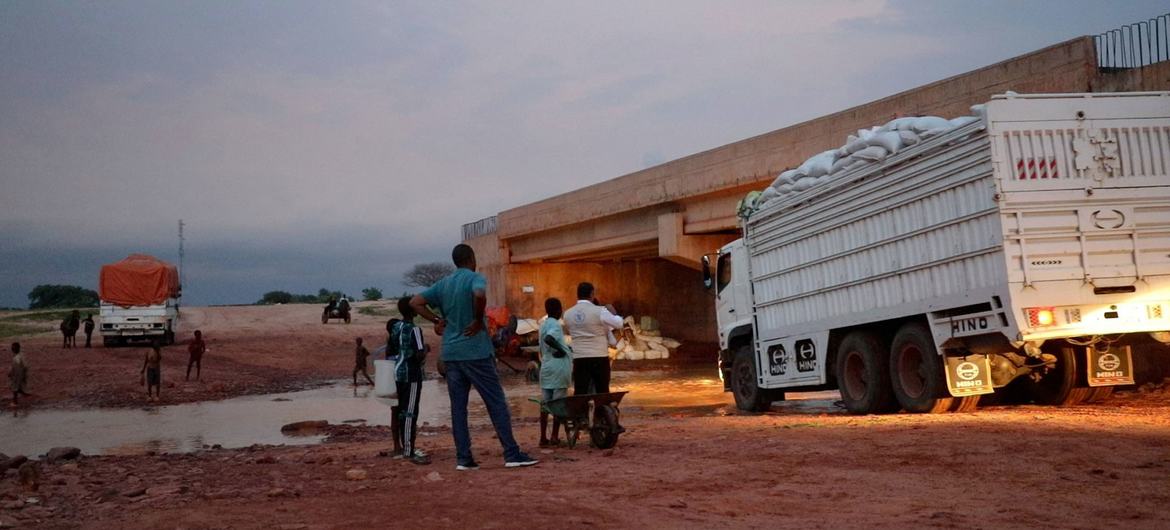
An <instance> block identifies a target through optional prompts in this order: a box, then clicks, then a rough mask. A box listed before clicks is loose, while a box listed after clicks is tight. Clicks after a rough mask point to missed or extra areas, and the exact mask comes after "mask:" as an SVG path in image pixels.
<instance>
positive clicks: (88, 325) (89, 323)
mask: <svg viewBox="0 0 1170 530" xmlns="http://www.w3.org/2000/svg"><path fill="white" fill-rule="evenodd" d="M81 323H82V325H84V328H82V329H83V330H84V331H85V347H86V348H89V347H90V345H89V339H90V338H91V337H93V313H86V314H85V320H82V321H81Z"/></svg>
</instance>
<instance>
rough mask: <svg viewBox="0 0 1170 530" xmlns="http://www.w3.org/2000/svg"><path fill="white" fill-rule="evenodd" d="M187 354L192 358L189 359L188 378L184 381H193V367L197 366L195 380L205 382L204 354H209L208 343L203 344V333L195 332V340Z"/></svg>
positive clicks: (192, 341) (188, 348)
mask: <svg viewBox="0 0 1170 530" xmlns="http://www.w3.org/2000/svg"><path fill="white" fill-rule="evenodd" d="M187 353H188V354H189V355H190V357H188V358H187V376H186V377H184V378H183V380H184V381H190V380H191V366H195V380H196V381H202V380H203V354H204V353H207V343H206V342H203V332H202V331H200V330H198V329H197V330H195V338H194V339H192V340H191V343H190V344H188V345H187Z"/></svg>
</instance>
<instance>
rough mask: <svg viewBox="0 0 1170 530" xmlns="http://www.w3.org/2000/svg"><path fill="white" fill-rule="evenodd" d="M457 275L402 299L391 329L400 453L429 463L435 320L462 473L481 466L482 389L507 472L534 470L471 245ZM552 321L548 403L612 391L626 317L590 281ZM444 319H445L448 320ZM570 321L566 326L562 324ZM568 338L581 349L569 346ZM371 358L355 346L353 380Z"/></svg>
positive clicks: (554, 308) (545, 336)
mask: <svg viewBox="0 0 1170 530" xmlns="http://www.w3.org/2000/svg"><path fill="white" fill-rule="evenodd" d="M451 258H452V261H453V262H454V264H455V267H456V268H455V271H454V272H452V273H451V274H449V275H447V276H446V277H444V278H442V279H440V280H439V281H438V282H436V283H435V284H434V285H432V286H431V287H429V288H427V289H426V290H425V291H423V292H422V293H419V294H417V295H414V296H413V297H409V298H402V299H400V300H399V301H398V310H399V312H400V313H401V315H402V318H401V319H391V320H390V322H388V323H387V331H388V335H389V339H388V342H387V348H386V356H387V358H388V359H389V358H394V359H396V362H395V381H396V383H397V390H398V405H397V406H395V407H393V408H392V416H393V425H392V429H391V430H392V432H393V437H394V450H395V453H396V454H398V455H400V456H401V457H402V458H407V459H409V460H410V461H412V462H414V463H419V464H423V463H429V462H430V460H429V459H428V458H427V457H426V454H425V453H424V452H422V451H421V450H420V449H418V448H417V447H416V445H415V436H416V435H417V422H418V408H419V397H420V396H421V389H422V381H423V368H422V367H423V363H424V362H425V359H426V354H427V352H428V351H429V348H428V347H427V345H426V343H425V341H424V340H423V335H422V332H421V330H420V329H419V328H418V326H416V325H415V323H414V320H415V318H416V317H421V318H423V319H425V320H428V321H430V322H431V323H432V324H433V325H434V330H435V333H436V334H437V335H439V336H441V337H442V345H443V349H442V354H441V356H440V359H441V360H442V362H443V363H444V365H445V367H446V380H447V395H448V398H449V399H450V401H451V435H452V437H453V438H454V441H455V469H457V470H460V471H468V470H474V469H478V468H479V463H478V462H476V460H475V458H474V456H473V454H472V451H471V432H470V429H469V427H468V421H467V405H468V399H469V397H470V393H471V390H472V389H475V391H476V392H478V393H479V395H480V398H482V400H483V402H484V405H486V407H487V411H488V416H489V417H490V418H491V422H492V426H493V427H494V429H495V431H496V438H497V439H498V440H499V442H500V445H501V446H502V448H503V450H504V466H505V467H509V468H515V467H527V466H532V465H535V464H537V463H539V461H538V460H536V459H535V458H532V457H531V456H529V455H528V454H527V453H525V452H524V451H522V450H521V449H520V445H519V444H518V443H517V442H516V439H515V437H514V436H513V433H512V418H511V412H510V411H509V410H508V403H507V400H506V396H505V394H504V388H503V385H502V384H501V383H500V378H499V373H498V372H497V371H496V363H495V358H494V357H495V348H494V347H493V346H492V343H491V339H490V337H489V336H488V331H487V327H486V325H485V312H486V309H487V294H486V292H487V280H486V279H485V278H484V277H483V275H481V274H479V273H477V272H476V270H475V269H476V259H475V252H474V251H473V250H472V248H471V247H470V246H468V245H465V244H460V245H456V246H455V248H454V250H453V251H452V252H451ZM545 311H546V312H547V313H548V318H546V319H545V322H544V323H543V324H542V325H541V328H540V350H541V360H542V363H541V367H540V387H541V394H542V398H543V400H545V401H550V400H554V399H558V398H563V397H566V396H568V393H569V386H570V384H572V386H573V388H574V391H575V392H576V393H577V394H586V393H608V392H609V381H610V363H609V346H610V345H611V343H612V341H613V330H616V329H621V326H622V318H621V317H620V316H618V315H616V314H614V313H615V311H614V310H613V308H612V307H609V306H603V305H601V304H600V303H599V302H598V300H597V289H596V288H595V287H594V286H593V285H592V284H590V283H588V282H582V283H581V284H580V285H578V286H577V303H576V304H575V305H574V306H573V307H571V308H569V309H568V310H567V311H563V307H562V304H561V301H560V300H559V299H557V298H549V299H547V300H545ZM440 315H442V316H440ZM562 320H563V324H562ZM566 334H567V335H568V336H570V337H572V340H573V344H572V347H570V346H569V345H568V344H566V340H565V336H566ZM369 356H370V353H369V351H368V350H366V348H365V347H364V346H363V344H362V340H361V338H358V339H356V340H355V361H356V362H355V367H354V372H353V381H354V384H355V385H357V382H358V380H357V376H358V374H359V373H361V374H363V375H364V376H365V377H366V379H367V380H368V381H370V383H371V384H373V381H372V380H371V379H370V378H369V374H368V373H366V371H365V368H366V359H367V358H368V357H369ZM547 424H548V417H547V415H546V414H542V415H541V433H540V445H541V446H547V445H555V444H559V443H560V440H559V436H558V432H559V427H560V425H559V421H557V420H556V419H554V420H553V424H552V436H551V438H550V437H548V436H546V431H547Z"/></svg>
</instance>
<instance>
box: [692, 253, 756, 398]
mask: <svg viewBox="0 0 1170 530" xmlns="http://www.w3.org/2000/svg"><path fill="white" fill-rule="evenodd" d="M711 258H714V263H713V265H714V267H712V260H711ZM747 260H748V255H747V248H746V247H745V246H744V242H743V239H736V240H735V241H732V242H731V243H728V244H726V245H724V246H723V247H722V248H720V249H719V253H718V254H715V255H713V256H704V257H703V264H704V275H705V276H706V277H707V278H709V282H708V283H710V287H711V288H712V289H713V290H714V291H715V319H716V323H717V325H718V329H719V376H720V379H722V381H723V389H724V390H727V391H731V390H733V389H732V378H733V374H732V367H733V365H734V363H735V357H736V355H737V353H738V354H740V355H742V356H747V357H750V356H751V352H752V349H753V343H754V340H755V338H754V335H753V333H752V292H751V281H750V276H749V275H748V269H747V266H748V261H747ZM712 268H713V269H714V270H713V271H712ZM752 385H753V386H754V385H755V381H753V382H752Z"/></svg>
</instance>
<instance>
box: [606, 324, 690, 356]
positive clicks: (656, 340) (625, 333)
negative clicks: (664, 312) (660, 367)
mask: <svg viewBox="0 0 1170 530" xmlns="http://www.w3.org/2000/svg"><path fill="white" fill-rule="evenodd" d="M680 344H681V343H679V341H677V340H674V339H671V338H666V337H663V336H662V333H661V332H660V331H658V321H657V320H655V319H654V318H652V317H642V323H641V325H639V323H638V322H636V321H635V320H634V317H626V319H625V325H624V326H622V333H621V338H620V339H618V341H617V345H616V346H614V347H612V348H610V356H611V357H613V358H615V359H619V360H628V361H641V360H643V359H669V358H670V353H671V351H673V350H675V349H677V348H678V347H679V345H680Z"/></svg>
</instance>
